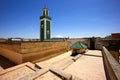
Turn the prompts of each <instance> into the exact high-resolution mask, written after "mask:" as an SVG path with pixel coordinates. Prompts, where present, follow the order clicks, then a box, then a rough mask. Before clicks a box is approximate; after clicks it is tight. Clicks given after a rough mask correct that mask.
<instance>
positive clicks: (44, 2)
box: [44, 0, 46, 8]
mask: <svg viewBox="0 0 120 80" xmlns="http://www.w3.org/2000/svg"><path fill="white" fill-rule="evenodd" d="M44 1H45V2H44V8H46V0H44Z"/></svg>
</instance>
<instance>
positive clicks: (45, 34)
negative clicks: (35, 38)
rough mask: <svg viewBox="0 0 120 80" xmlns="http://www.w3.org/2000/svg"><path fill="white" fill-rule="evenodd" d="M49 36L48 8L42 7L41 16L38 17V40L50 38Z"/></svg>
mask: <svg viewBox="0 0 120 80" xmlns="http://www.w3.org/2000/svg"><path fill="white" fill-rule="evenodd" d="M50 38H51V17H50V16H49V12H48V9H47V8H46V7H44V8H43V12H42V16H41V17H40V40H41V41H44V40H50Z"/></svg>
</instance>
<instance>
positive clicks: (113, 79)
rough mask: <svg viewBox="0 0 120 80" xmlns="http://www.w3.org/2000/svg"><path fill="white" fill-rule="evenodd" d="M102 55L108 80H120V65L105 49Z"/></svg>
mask: <svg viewBox="0 0 120 80" xmlns="http://www.w3.org/2000/svg"><path fill="white" fill-rule="evenodd" d="M102 54H103V62H104V65H105V71H106V75H107V80H120V64H119V63H118V62H117V61H116V60H115V58H114V57H113V56H112V55H111V54H110V52H109V51H108V50H107V49H106V48H105V47H103V48H102Z"/></svg>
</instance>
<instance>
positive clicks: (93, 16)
mask: <svg viewBox="0 0 120 80" xmlns="http://www.w3.org/2000/svg"><path fill="white" fill-rule="evenodd" d="M45 3H46V6H47V8H48V9H49V13H50V16H51V17H52V36H53V37H55V36H63V37H67V36H69V37H92V36H96V37H104V36H106V35H109V34H111V33H118V32H119V33H120V0H0V38H1V37H3V38H8V37H22V38H39V33H40V27H39V26H40V21H39V17H40V16H41V15H42V9H43V7H44V4H45Z"/></svg>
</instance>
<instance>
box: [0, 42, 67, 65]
mask: <svg viewBox="0 0 120 80" xmlns="http://www.w3.org/2000/svg"><path fill="white" fill-rule="evenodd" d="M66 50H67V42H36V41H34V42H31V41H29V42H0V55H2V56H4V57H6V58H8V59H9V60H11V61H13V62H15V63H17V64H20V63H23V62H27V61H30V62H34V61H36V60H37V59H41V58H44V57H48V56H52V55H58V54H60V53H59V52H65V51H66Z"/></svg>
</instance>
